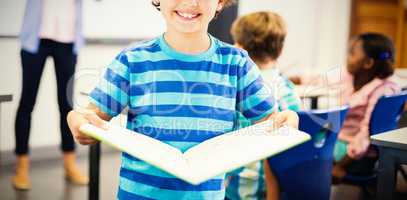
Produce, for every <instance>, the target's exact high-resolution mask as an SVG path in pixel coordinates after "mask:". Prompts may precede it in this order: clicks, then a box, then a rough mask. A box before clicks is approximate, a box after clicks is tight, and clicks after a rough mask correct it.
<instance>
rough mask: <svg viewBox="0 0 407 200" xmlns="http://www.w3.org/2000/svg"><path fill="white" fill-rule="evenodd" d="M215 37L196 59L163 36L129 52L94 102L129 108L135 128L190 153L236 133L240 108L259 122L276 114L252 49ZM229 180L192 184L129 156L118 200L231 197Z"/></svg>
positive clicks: (111, 69) (109, 108) (112, 111)
mask: <svg viewBox="0 0 407 200" xmlns="http://www.w3.org/2000/svg"><path fill="white" fill-rule="evenodd" d="M210 38H211V46H210V48H209V49H208V50H207V51H205V52H203V53H201V54H196V55H189V54H183V53H180V52H177V51H175V50H174V49H172V48H171V47H170V46H169V45H168V44H167V43H166V42H165V40H164V37H163V35H162V36H160V37H157V38H156V39H153V40H151V41H148V42H143V43H141V44H138V45H136V46H134V47H131V48H128V49H126V50H124V51H122V52H121V53H120V54H119V55H118V56H117V57H116V59H115V60H114V61H113V62H112V63H111V64H110V65H109V66H108V67H107V70H106V72H105V74H104V76H103V78H102V79H101V81H100V83H99V84H98V85H97V86H96V88H95V89H94V90H93V91H92V92H91V95H90V100H91V102H92V103H94V104H95V105H96V106H97V107H98V108H99V109H101V110H102V111H103V112H105V113H107V114H109V115H110V116H112V117H113V116H116V115H118V114H119V113H120V112H121V111H122V110H123V109H124V108H125V107H128V109H129V111H128V119H127V128H128V129H130V130H133V131H137V132H139V133H142V134H145V135H148V136H150V137H154V138H155V139H157V140H160V141H162V142H165V143H167V144H169V145H172V146H174V147H176V148H178V149H180V150H181V151H183V152H184V151H186V150H187V149H189V148H191V147H193V146H194V145H196V144H198V143H200V142H203V141H205V140H207V139H210V138H212V137H215V136H217V135H220V134H223V133H225V132H229V131H231V130H233V127H234V123H235V121H236V119H235V118H236V114H235V113H236V111H239V112H241V113H243V115H244V116H245V117H246V118H248V119H250V120H252V121H257V120H259V119H262V118H264V117H266V116H267V115H269V114H271V113H272V112H273V111H274V99H273V97H272V95H270V94H272V92H271V91H270V90H269V89H268V88H267V87H265V85H264V84H263V81H262V78H261V76H260V73H259V70H258V68H257V66H256V65H255V64H254V63H253V61H251V60H250V58H249V57H248V54H247V52H245V51H243V50H241V49H238V48H235V47H233V46H231V45H229V44H226V43H223V42H221V41H219V40H217V39H216V38H213V37H212V36H210ZM207 167H210V163H208V166H207ZM223 181H224V174H222V175H219V176H217V177H214V178H213V179H211V180H209V181H206V182H204V183H202V184H199V185H191V184H189V183H187V182H184V181H183V180H180V179H178V178H176V177H174V176H172V175H170V174H168V173H166V172H164V171H162V170H159V169H158V168H156V167H153V166H152V165H150V164H148V163H145V162H143V161H141V160H138V159H137V158H134V157H132V156H130V155H128V154H126V153H123V155H122V164H121V169H120V185H119V190H118V199H223V198H224V195H225V192H224V185H223Z"/></svg>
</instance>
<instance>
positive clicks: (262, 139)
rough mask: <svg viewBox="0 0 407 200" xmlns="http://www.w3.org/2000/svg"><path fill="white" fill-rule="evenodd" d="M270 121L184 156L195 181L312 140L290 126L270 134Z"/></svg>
mask: <svg viewBox="0 0 407 200" xmlns="http://www.w3.org/2000/svg"><path fill="white" fill-rule="evenodd" d="M269 127H271V124H270V121H268V122H262V123H259V124H256V125H254V126H250V127H246V128H244V129H240V130H238V131H234V132H230V133H227V134H224V135H221V136H218V137H215V138H213V139H210V140H207V141H205V142H203V143H201V144H199V145H197V146H195V147H193V148H191V149H190V150H188V151H187V152H185V153H184V155H185V158H186V160H187V162H188V165H189V167H190V168H191V170H193V172H194V173H193V174H194V177H193V182H196V183H200V182H202V181H205V180H207V179H209V178H211V177H214V176H217V175H219V174H222V173H225V172H228V171H231V170H234V169H236V168H239V167H241V166H244V165H247V164H249V163H252V162H254V161H258V160H262V159H265V158H267V157H269V156H272V155H275V154H277V153H280V152H282V151H284V150H287V149H289V148H291V147H293V146H295V145H298V144H300V143H303V142H305V141H307V140H309V139H310V136H309V135H308V134H306V133H303V132H301V131H298V130H296V129H293V128H289V127H282V128H279V129H277V130H275V131H273V132H271V133H270V132H269V131H268V130H269Z"/></svg>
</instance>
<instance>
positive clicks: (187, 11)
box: [160, 0, 223, 34]
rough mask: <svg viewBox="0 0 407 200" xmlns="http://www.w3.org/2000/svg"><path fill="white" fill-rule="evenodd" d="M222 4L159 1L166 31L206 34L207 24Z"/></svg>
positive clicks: (215, 1) (213, 1)
mask: <svg viewBox="0 0 407 200" xmlns="http://www.w3.org/2000/svg"><path fill="white" fill-rule="evenodd" d="M222 6H223V4H222V3H221V1H220V0H202V1H200V0H160V9H161V13H162V15H163V16H164V18H165V21H166V24H167V31H170V32H177V33H181V34H185V33H187V34H191V33H197V34H207V33H206V32H207V29H208V24H209V22H210V21H211V20H212V18H213V17H214V16H215V12H216V11H217V10H219V9H220V8H221V7H222Z"/></svg>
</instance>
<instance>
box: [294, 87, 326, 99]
mask: <svg viewBox="0 0 407 200" xmlns="http://www.w3.org/2000/svg"><path fill="white" fill-rule="evenodd" d="M294 91H295V93H296V94H298V96H299V97H300V98H316V97H321V96H328V93H329V92H328V90H327V88H326V87H318V86H313V85H296V86H295V87H294Z"/></svg>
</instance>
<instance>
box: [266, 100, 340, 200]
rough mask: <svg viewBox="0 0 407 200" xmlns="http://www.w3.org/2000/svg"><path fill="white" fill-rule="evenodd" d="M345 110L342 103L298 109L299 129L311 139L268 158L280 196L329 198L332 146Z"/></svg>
mask: <svg viewBox="0 0 407 200" xmlns="http://www.w3.org/2000/svg"><path fill="white" fill-rule="evenodd" d="M347 111H348V108H347V107H341V108H339V109H335V110H311V111H301V112H298V114H299V117H300V124H299V129H300V130H301V131H304V132H306V133H308V134H310V135H311V138H312V139H311V140H310V141H308V142H306V143H304V144H302V145H299V146H297V147H294V148H292V149H290V150H288V151H285V152H283V153H281V154H279V155H276V156H273V157H270V158H268V159H267V161H268V163H269V166H270V168H271V169H272V170H273V173H274V175H275V176H276V177H277V180H278V182H279V185H280V189H281V197H282V199H295V200H298V199H321V200H324V199H326V200H328V199H329V196H330V190H331V188H330V187H331V171H332V162H333V148H334V145H335V142H336V138H337V136H338V133H339V130H340V129H341V126H342V123H343V121H344V119H345V117H346V113H347ZM265 170H268V169H265Z"/></svg>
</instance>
